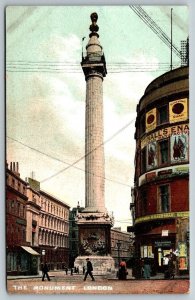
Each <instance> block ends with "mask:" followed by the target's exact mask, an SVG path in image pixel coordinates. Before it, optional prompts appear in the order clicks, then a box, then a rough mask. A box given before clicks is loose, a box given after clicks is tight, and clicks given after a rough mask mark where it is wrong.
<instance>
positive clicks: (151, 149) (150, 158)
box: [147, 142, 157, 170]
mask: <svg viewBox="0 0 195 300" xmlns="http://www.w3.org/2000/svg"><path fill="white" fill-rule="evenodd" d="M156 166H157V143H156V142H151V143H150V144H148V145H147V170H150V169H153V168H155V167H156Z"/></svg>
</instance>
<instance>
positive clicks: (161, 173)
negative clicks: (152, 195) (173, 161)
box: [158, 169, 172, 176]
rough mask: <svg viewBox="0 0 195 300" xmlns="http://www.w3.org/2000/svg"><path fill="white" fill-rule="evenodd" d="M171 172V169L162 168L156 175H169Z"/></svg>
mask: <svg viewBox="0 0 195 300" xmlns="http://www.w3.org/2000/svg"><path fill="white" fill-rule="evenodd" d="M169 174H172V169H168V170H163V171H159V172H158V176H163V175H169Z"/></svg>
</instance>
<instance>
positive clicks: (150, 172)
mask: <svg viewBox="0 0 195 300" xmlns="http://www.w3.org/2000/svg"><path fill="white" fill-rule="evenodd" d="M188 100H189V69H188V67H181V68H178V69H175V70H172V71H169V72H167V73H165V74H163V75H162V76H160V77H158V78H156V79H155V80H154V81H152V82H151V83H150V84H149V85H148V87H147V88H146V90H145V93H144V95H143V97H142V98H141V99H140V101H139V104H138V106H137V118H136V132H135V139H136V154H135V187H134V202H135V208H134V209H135V216H134V218H135V220H134V228H135V235H136V251H137V254H138V255H139V256H140V257H150V258H152V259H153V262H154V266H155V269H156V271H161V270H163V257H164V256H165V255H166V254H168V253H170V252H175V253H176V254H177V262H178V264H177V271H178V272H182V271H188V260H189V245H188V244H189V113H188V112H189V110H188Z"/></svg>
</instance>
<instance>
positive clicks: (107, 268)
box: [74, 256, 115, 275]
mask: <svg viewBox="0 0 195 300" xmlns="http://www.w3.org/2000/svg"><path fill="white" fill-rule="evenodd" d="M86 258H89V259H90V261H91V263H92V265H93V275H111V274H113V273H115V264H114V259H113V258H112V257H111V256H78V257H77V258H76V259H75V262H74V266H75V267H79V271H80V272H82V271H83V266H85V270H86V266H87V261H86Z"/></svg>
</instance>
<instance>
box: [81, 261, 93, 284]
mask: <svg viewBox="0 0 195 300" xmlns="http://www.w3.org/2000/svg"><path fill="white" fill-rule="evenodd" d="M86 261H87V271H86V272H85V277H84V281H85V280H86V278H87V276H88V274H89V276H91V279H92V281H95V279H94V277H93V274H92V271H93V266H92V263H91V262H90V260H89V258H87V259H86Z"/></svg>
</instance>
